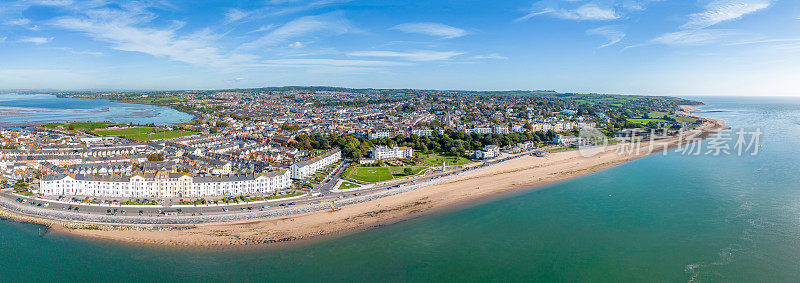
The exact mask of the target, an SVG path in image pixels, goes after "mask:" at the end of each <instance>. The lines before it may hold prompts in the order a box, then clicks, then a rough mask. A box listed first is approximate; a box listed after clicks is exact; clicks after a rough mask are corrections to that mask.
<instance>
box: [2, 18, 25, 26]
mask: <svg viewBox="0 0 800 283" xmlns="http://www.w3.org/2000/svg"><path fill="white" fill-rule="evenodd" d="M30 23H31V20H30V19H28V18H18V19H12V20H8V21H6V22H5V24H7V25H12V26H26V25H29V24H30Z"/></svg>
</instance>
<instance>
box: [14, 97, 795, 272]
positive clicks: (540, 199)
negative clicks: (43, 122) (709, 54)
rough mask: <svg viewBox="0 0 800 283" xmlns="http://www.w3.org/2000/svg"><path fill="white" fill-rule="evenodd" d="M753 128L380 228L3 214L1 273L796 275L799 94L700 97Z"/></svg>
mask: <svg viewBox="0 0 800 283" xmlns="http://www.w3.org/2000/svg"><path fill="white" fill-rule="evenodd" d="M702 100H703V101H705V102H707V103H708V104H709V106H707V107H706V109H715V110H724V112H717V113H710V114H708V115H709V116H714V117H718V118H723V119H725V120H726V121H727V122H728V123H729V125H731V126H732V127H734V128H739V127H745V128H747V129H752V128H755V127H760V128H761V129H762V130H763V131H764V132H765V135H764V136H763V139H762V142H763V144H764V145H763V147H762V148H761V154H760V155H758V156H756V157H738V156H727V157H711V156H682V155H679V154H674V153H671V154H670V155H668V156H666V157H663V156H660V155H659V156H650V157H647V158H643V159H640V160H637V161H634V162H631V163H627V164H624V165H621V166H618V167H615V168H612V169H609V170H605V171H601V172H598V173H595V174H591V175H588V176H584V177H581V178H577V179H573V180H570V181H567V182H563V183H559V184H555V185H551V186H548V187H546V188H544V189H541V190H534V191H527V192H522V193H517V194H515V195H510V196H506V197H504V198H501V199H498V200H492V201H489V202H486V203H483V204H478V205H474V206H472V207H468V208H463V209H459V210H457V211H451V212H446V213H440V214H436V215H432V216H427V217H423V218H420V219H415V220H411V221H406V222H403V223H399V224H396V225H390V226H386V227H382V228H379V229H375V230H371V231H367V232H362V233H357V234H354V235H349V236H344V237H338V238H333V239H325V240H318V241H314V242H309V243H301V244H298V245H295V246H290V247H278V248H274V247H273V248H257V249H241V248H236V249H234V248H226V249H196V248H193V249H186V248H164V247H150V246H134V245H125V244H117V243H108V242H98V241H92V240H86V239H79V238H75V237H72V236H65V235H57V234H49V235H46V236H44V237H37V227H36V226H35V225H29V224H20V223H13V222H9V221H0V235H2V236H0V254H3V255H5V256H4V257H3V259H2V260H0V274H2V277H0V278H3V281H19V280H59V279H60V280H64V279H66V280H98V281H112V280H116V281H133V280H136V279H144V281H165V280H168V281H177V280H181V281H188V280H204V281H222V280H230V281H277V280H287V281H315V280H333V281H349V282H374V281H377V280H388V281H406V280H407V281H434V280H435V281H486V280H494V281H508V280H514V281H532V280H537V281H607V282H619V281H648V282H650V281H665V282H689V281H695V282H708V281H748V282H749V281H765V282H786V281H792V282H796V281H798V279H800V162H798V160H800V100H779V99H763V98H762V99H724V98H703V99H702Z"/></svg>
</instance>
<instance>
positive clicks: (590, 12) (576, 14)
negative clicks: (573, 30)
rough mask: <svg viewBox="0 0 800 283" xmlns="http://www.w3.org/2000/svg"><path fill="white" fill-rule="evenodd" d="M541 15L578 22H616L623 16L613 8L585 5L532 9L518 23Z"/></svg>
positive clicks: (592, 4) (591, 4)
mask: <svg viewBox="0 0 800 283" xmlns="http://www.w3.org/2000/svg"><path fill="white" fill-rule="evenodd" d="M539 15H550V16H553V17H556V18H560V19H565V20H577V21H583V20H588V21H603V20H616V19H619V18H620V17H621V16H620V15H619V14H618V13H617V12H616V11H615V10H614V8H611V7H600V6H598V5H597V4H594V3H587V4H583V5H581V6H579V7H577V8H575V9H564V8H552V7H547V8H539V7H534V8H532V9H531V10H530V11H529V12H528V14H527V15H525V16H523V17H521V18H518V19H517V21H524V20H527V19H530V18H533V17H535V16H539Z"/></svg>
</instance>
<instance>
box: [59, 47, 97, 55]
mask: <svg viewBox="0 0 800 283" xmlns="http://www.w3.org/2000/svg"><path fill="white" fill-rule="evenodd" d="M56 49H58V50H61V51H65V52H69V53H70V54H75V55H93V56H102V55H105V53H103V52H98V51H80V50H75V49H72V48H69V47H57V48H56Z"/></svg>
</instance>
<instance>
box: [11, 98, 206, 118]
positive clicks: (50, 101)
mask: <svg viewBox="0 0 800 283" xmlns="http://www.w3.org/2000/svg"><path fill="white" fill-rule="evenodd" d="M192 118H193V116H192V115H190V114H187V113H183V112H180V111H177V110H174V109H171V108H167V107H161V106H153V105H140V104H129V103H117V102H109V101H105V100H98V99H77V98H57V97H56V96H54V95H10V94H4V95H0V126H19V125H29V124H43V123H49V122H63V121H78V122H86V121H92V122H106V121H114V122H119V123H130V122H134V123H141V124H149V123H155V124H162V125H163V124H171V123H179V122H187V121H190V120H191V119H192Z"/></svg>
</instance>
